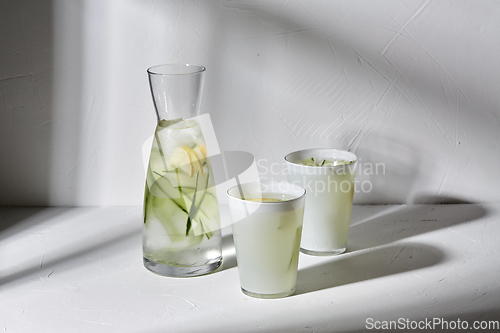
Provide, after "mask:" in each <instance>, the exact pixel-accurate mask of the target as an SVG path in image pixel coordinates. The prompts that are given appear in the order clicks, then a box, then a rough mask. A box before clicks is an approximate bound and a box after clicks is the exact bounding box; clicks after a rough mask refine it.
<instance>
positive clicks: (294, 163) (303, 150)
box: [283, 148, 358, 169]
mask: <svg viewBox="0 0 500 333" xmlns="http://www.w3.org/2000/svg"><path fill="white" fill-rule="evenodd" d="M308 150H330V151H334V152H335V151H336V152H342V153H349V154H352V155H354V160H352V161H350V162H349V163H344V164H340V165H335V166H321V165H317V166H316V165H303V164H298V163H296V162H292V161H289V160H288V159H287V158H288V157H289V156H290V155H292V154H296V153H302V152H306V151H308ZM283 159H284V160H285V162H286V163H288V164H293V165H296V166H298V167H304V168H322V169H324V168H329V169H331V168H337V169H340V168H341V167H343V166H346V165H352V164H355V163H356V162H357V161H358V156H357V155H356V154H354V153H353V152H351V151H348V150H342V149H336V148H308V149H301V150H296V151H293V152H291V153H288V154H286V155H285V156H284V157H283Z"/></svg>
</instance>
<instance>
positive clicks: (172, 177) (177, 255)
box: [142, 64, 222, 277]
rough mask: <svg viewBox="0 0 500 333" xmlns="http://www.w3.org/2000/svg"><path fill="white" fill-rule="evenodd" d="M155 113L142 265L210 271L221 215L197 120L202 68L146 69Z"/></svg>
mask: <svg viewBox="0 0 500 333" xmlns="http://www.w3.org/2000/svg"><path fill="white" fill-rule="evenodd" d="M148 75H149V83H150V88H151V93H152V96H153V101H154V106H155V110H156V115H157V126H156V129H155V133H154V137H153V144H152V147H151V154H150V157H149V165H148V168H147V173H146V186H145V191H144V225H143V236H142V245H143V259H144V266H145V267H146V268H147V269H148V270H150V271H152V272H154V273H156V274H159V275H163V276H173V277H189V276H197V275H203V274H207V273H210V272H212V271H214V270H216V269H217V268H218V267H219V266H220V265H221V263H222V249H221V241H222V239H221V231H220V215H219V205H218V200H217V195H216V191H215V184H214V178H213V172H212V168H211V165H210V159H209V157H208V156H207V149H206V142H205V139H204V137H203V133H202V130H201V127H200V124H199V122H198V115H199V112H200V103H201V96H202V92H203V80H204V75H205V67H203V66H195V65H182V64H167V65H159V66H154V67H151V68H149V69H148Z"/></svg>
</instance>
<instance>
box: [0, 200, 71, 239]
mask: <svg viewBox="0 0 500 333" xmlns="http://www.w3.org/2000/svg"><path fill="white" fill-rule="evenodd" d="M70 209H71V208H63V207H58V208H46V207H0V241H1V240H4V239H7V238H8V237H10V236H12V235H15V234H16V233H19V232H21V231H24V230H27V229H30V228H32V227H34V226H37V225H39V224H40V223H43V222H45V221H48V220H50V219H51V218H53V217H55V216H57V215H60V214H63V213H65V212H67V211H69V210H70Z"/></svg>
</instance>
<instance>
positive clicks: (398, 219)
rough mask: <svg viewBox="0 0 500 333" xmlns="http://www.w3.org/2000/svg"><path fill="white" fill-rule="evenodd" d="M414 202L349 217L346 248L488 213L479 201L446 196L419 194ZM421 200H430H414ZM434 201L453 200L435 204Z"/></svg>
mask: <svg viewBox="0 0 500 333" xmlns="http://www.w3.org/2000/svg"><path fill="white" fill-rule="evenodd" d="M415 202H416V203H417V204H415V205H408V206H406V205H405V206H396V207H389V208H387V209H384V210H382V211H380V212H378V213H376V214H374V215H372V216H370V217H368V218H365V219H362V220H358V221H356V220H355V219H353V220H352V223H351V228H350V231H349V244H348V248H347V251H348V252H353V251H358V250H362V249H367V248H372V247H376V246H380V245H384V244H388V243H392V242H394V241H398V240H401V239H405V238H409V237H413V236H416V235H420V234H424V233H427V232H431V231H435V230H439V229H443V228H448V227H452V226H454V225H458V224H461V223H467V222H470V221H473V220H476V219H479V218H482V217H484V216H486V215H487V214H488V211H487V209H486V208H485V207H483V206H482V205H480V204H476V203H470V202H466V201H463V200H460V199H456V198H450V197H446V198H445V197H432V196H421V197H419V198H418V199H416V201H415ZM424 202H425V203H434V204H432V205H422V204H418V203H424ZM438 202H449V203H455V204H453V205H449V204H438V205H436V204H435V203H438ZM354 215H355V214H353V217H354Z"/></svg>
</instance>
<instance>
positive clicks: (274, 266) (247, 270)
mask: <svg viewBox="0 0 500 333" xmlns="http://www.w3.org/2000/svg"><path fill="white" fill-rule="evenodd" d="M227 193H228V197H229V211H230V214H231V220H232V222H233V224H232V229H233V237H234V245H235V248H236V259H237V261H238V270H239V274H240V283H241V290H242V291H243V293H244V294H246V295H248V296H252V297H257V298H280V297H285V296H288V295H291V294H293V292H294V291H295V284H296V281H297V266H298V261H299V247H300V238H301V234H302V219H303V215H304V194H305V190H304V189H303V188H301V187H300V186H296V185H292V184H289V183H275V182H273V183H261V184H259V183H246V184H242V185H238V186H235V187H233V188H231V189H229V190H228V192H227Z"/></svg>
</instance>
